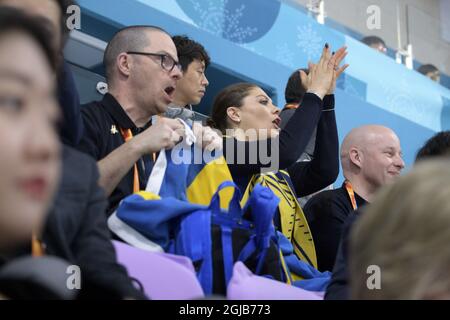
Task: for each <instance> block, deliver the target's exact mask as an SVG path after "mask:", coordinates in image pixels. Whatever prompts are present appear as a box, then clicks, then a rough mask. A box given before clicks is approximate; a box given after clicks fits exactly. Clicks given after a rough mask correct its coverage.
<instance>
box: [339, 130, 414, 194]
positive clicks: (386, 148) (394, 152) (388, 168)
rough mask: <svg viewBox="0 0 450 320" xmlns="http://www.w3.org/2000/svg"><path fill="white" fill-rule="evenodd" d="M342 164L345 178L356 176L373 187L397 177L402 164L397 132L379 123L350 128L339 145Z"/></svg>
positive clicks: (350, 178) (403, 164) (349, 178)
mask: <svg viewBox="0 0 450 320" xmlns="http://www.w3.org/2000/svg"><path fill="white" fill-rule="evenodd" d="M341 163H342V170H343V171H344V176H345V178H346V179H348V180H350V181H351V180H352V179H355V177H358V179H363V180H365V182H366V183H369V184H372V185H373V186H374V187H376V188H378V187H380V186H382V185H384V184H385V183H387V182H390V181H391V180H392V179H393V178H395V177H397V176H398V175H399V174H400V171H401V170H402V169H403V167H404V166H405V163H404V162H403V160H402V152H401V147H400V141H399V139H398V137H397V135H396V134H395V133H394V131H392V130H391V129H389V128H387V127H384V126H380V125H366V126H362V127H358V128H355V129H353V130H351V131H350V132H349V133H348V134H347V136H346V137H345V138H344V141H343V142H342V145H341Z"/></svg>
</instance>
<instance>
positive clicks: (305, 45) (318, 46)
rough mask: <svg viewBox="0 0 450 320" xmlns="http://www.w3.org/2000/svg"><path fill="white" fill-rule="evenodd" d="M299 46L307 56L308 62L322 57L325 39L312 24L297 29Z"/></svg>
mask: <svg viewBox="0 0 450 320" xmlns="http://www.w3.org/2000/svg"><path fill="white" fill-rule="evenodd" d="M297 31H298V34H297V46H298V47H299V48H300V49H301V50H302V51H303V52H304V53H305V54H306V56H307V57H308V60H312V59H313V58H318V57H320V54H321V51H322V46H323V39H322V37H321V36H319V34H318V33H317V32H316V31H315V30H314V28H313V26H312V24H311V23H308V24H307V25H306V26H298V27H297Z"/></svg>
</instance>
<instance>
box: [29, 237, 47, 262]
mask: <svg viewBox="0 0 450 320" xmlns="http://www.w3.org/2000/svg"><path fill="white" fill-rule="evenodd" d="M44 254H45V252H44V248H43V247H42V243H41V241H39V239H38V238H37V236H36V232H34V231H33V233H32V234H31V255H32V256H33V257H42V256H43V255H44Z"/></svg>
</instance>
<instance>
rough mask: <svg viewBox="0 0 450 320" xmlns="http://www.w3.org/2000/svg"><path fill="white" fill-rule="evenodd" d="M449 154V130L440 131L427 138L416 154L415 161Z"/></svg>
mask: <svg viewBox="0 0 450 320" xmlns="http://www.w3.org/2000/svg"><path fill="white" fill-rule="evenodd" d="M449 155H450V131H441V132H438V133H436V134H435V135H434V136H432V137H431V138H430V139H428V140H427V141H426V142H425V144H424V145H423V146H422V148H420V149H419V151H418V152H417V155H416V162H418V161H419V160H424V159H429V158H433V157H438V156H449Z"/></svg>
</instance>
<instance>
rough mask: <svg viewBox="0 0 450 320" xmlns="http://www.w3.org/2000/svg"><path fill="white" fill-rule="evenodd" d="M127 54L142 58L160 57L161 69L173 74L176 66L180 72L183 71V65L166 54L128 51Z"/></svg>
mask: <svg viewBox="0 0 450 320" xmlns="http://www.w3.org/2000/svg"><path fill="white" fill-rule="evenodd" d="M127 54H138V55H141V56H154V57H159V58H160V59H161V68H163V69H164V70H166V71H168V72H171V71H172V70H173V68H175V66H176V67H177V68H178V70H180V71H181V64H180V63H179V62H177V61H175V60H174V59H173V58H172V57H171V56H169V55H168V54H165V53H149V52H136V51H128V52H127Z"/></svg>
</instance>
